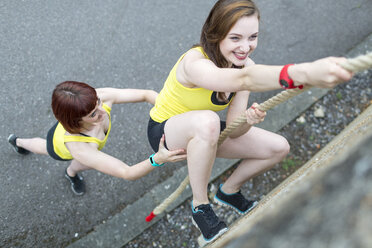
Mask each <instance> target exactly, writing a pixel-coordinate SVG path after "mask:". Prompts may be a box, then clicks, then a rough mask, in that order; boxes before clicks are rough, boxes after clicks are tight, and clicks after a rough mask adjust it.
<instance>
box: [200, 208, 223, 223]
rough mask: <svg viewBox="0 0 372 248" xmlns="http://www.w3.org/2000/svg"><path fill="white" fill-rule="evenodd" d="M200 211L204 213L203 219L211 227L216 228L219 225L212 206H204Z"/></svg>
mask: <svg viewBox="0 0 372 248" xmlns="http://www.w3.org/2000/svg"><path fill="white" fill-rule="evenodd" d="M200 210H202V211H203V217H204V219H205V221H206V222H207V223H208V225H209V226H211V227H215V226H217V225H218V223H219V221H220V220H219V219H218V217H217V215H216V214H215V213H214V211H213V209H212V208H211V206H210V205H204V206H201V207H200Z"/></svg>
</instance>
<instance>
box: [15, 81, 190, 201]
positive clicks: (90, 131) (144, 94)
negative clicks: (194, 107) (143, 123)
mask: <svg viewBox="0 0 372 248" xmlns="http://www.w3.org/2000/svg"><path fill="white" fill-rule="evenodd" d="M156 96H157V93H156V92H155V91H152V90H140V89H115V88H100V89H94V88H92V87H91V86H89V85H87V84H85V83H81V82H75V81H66V82H63V83H60V84H58V85H57V86H56V88H55V89H54V91H53V95H52V109H53V113H54V116H55V117H56V119H57V120H58V121H57V123H56V124H55V125H54V126H53V127H52V128H51V129H50V130H49V132H48V134H47V138H46V139H43V138H27V139H26V138H18V137H17V136H16V135H15V134H11V135H10V136H9V138H8V141H9V143H10V144H11V145H12V146H13V148H14V149H15V151H17V152H18V153H20V154H24V155H26V154H28V153H29V152H33V153H37V154H45V155H50V156H51V157H52V158H54V159H56V160H62V161H71V163H70V165H69V166H68V167H67V169H66V170H65V176H66V178H67V179H68V180H69V181H70V183H71V188H72V191H73V192H74V193H75V194H76V195H82V194H84V192H85V186H84V181H83V178H82V177H81V176H80V175H79V174H78V172H81V171H84V170H88V169H95V170H98V171H100V172H102V173H105V174H108V175H112V176H115V177H120V178H124V179H126V180H136V179H138V178H141V177H143V176H145V175H147V174H148V173H149V172H151V171H152V170H154V169H155V167H157V166H161V165H162V164H164V163H165V162H176V161H180V160H183V159H185V158H186V155H185V152H184V149H177V150H174V151H168V150H167V149H166V148H165V147H164V138H162V139H161V140H160V143H159V150H158V151H157V152H156V153H155V154H153V155H151V156H150V158H149V159H146V160H144V161H142V162H140V163H138V164H135V165H133V166H128V165H127V164H126V163H124V162H122V161H120V160H119V159H116V158H114V157H112V156H110V155H108V154H106V153H104V152H101V151H100V150H101V149H102V148H103V147H104V146H105V144H106V141H107V138H108V136H109V134H110V130H111V116H110V111H111V107H112V105H113V104H119V103H130V102H144V101H145V102H149V103H151V104H154V103H155V99H156Z"/></svg>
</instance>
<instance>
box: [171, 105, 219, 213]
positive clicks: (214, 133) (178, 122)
mask: <svg viewBox="0 0 372 248" xmlns="http://www.w3.org/2000/svg"><path fill="white" fill-rule="evenodd" d="M219 131H220V119H219V117H218V115H217V114H216V113H214V112H212V111H207V110H201V111H190V112H187V113H184V114H181V115H177V116H174V117H172V118H170V119H169V120H168V121H167V123H166V125H165V128H164V132H165V137H166V143H167V146H168V148H169V149H178V148H186V149H187V164H188V170H189V177H190V185H191V189H192V193H193V205H194V206H195V207H196V206H198V205H200V204H207V203H209V200H208V195H207V187H208V182H209V178H210V175H211V171H212V166H213V163H214V160H215V156H216V150H217V141H218V136H219Z"/></svg>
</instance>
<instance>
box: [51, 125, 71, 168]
mask: <svg viewBox="0 0 372 248" xmlns="http://www.w3.org/2000/svg"><path fill="white" fill-rule="evenodd" d="M57 125H58V121H57V123H56V124H54V125H53V127H52V128H51V129H49V131H48V134H47V138H46V142H47V151H48V154H49V156H51V157H52V158H54V159H55V160H60V161H71V160H70V159H63V158H61V157H60V156H58V155H57V153H55V151H54V147H53V136H54V132H55V131H56V128H57Z"/></svg>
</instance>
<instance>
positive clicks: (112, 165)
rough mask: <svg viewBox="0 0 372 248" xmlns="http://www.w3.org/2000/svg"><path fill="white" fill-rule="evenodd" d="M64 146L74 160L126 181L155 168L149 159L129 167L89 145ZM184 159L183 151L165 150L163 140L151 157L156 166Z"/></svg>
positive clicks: (72, 143)
mask: <svg viewBox="0 0 372 248" xmlns="http://www.w3.org/2000/svg"><path fill="white" fill-rule="evenodd" d="M66 146H67V148H68V149H69V151H70V152H71V155H72V156H73V157H74V159H76V160H77V161H79V162H80V163H82V164H84V165H86V166H88V167H90V168H92V169H95V170H98V171H100V172H102V173H105V174H108V175H111V176H114V177H119V178H123V179H126V180H131V181H132V180H137V179H139V178H141V177H143V176H145V175H147V174H148V173H150V172H151V171H153V170H154V169H155V168H156V167H154V166H152V165H151V163H150V161H149V159H146V160H144V161H142V162H139V163H137V164H135V165H132V166H129V165H127V164H126V163H124V162H122V161H121V160H119V159H117V158H114V157H112V156H110V155H108V154H106V153H104V152H101V151H99V150H98V149H97V147H96V145H95V144H91V143H83V142H69V143H67V144H66ZM185 158H186V155H185V151H184V150H183V149H178V150H174V151H168V150H167V149H165V148H164V138H162V139H161V141H160V145H159V151H158V152H157V153H156V154H155V155H154V157H153V159H154V160H155V162H156V163H158V164H162V163H166V162H177V161H180V160H184V159H185Z"/></svg>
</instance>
